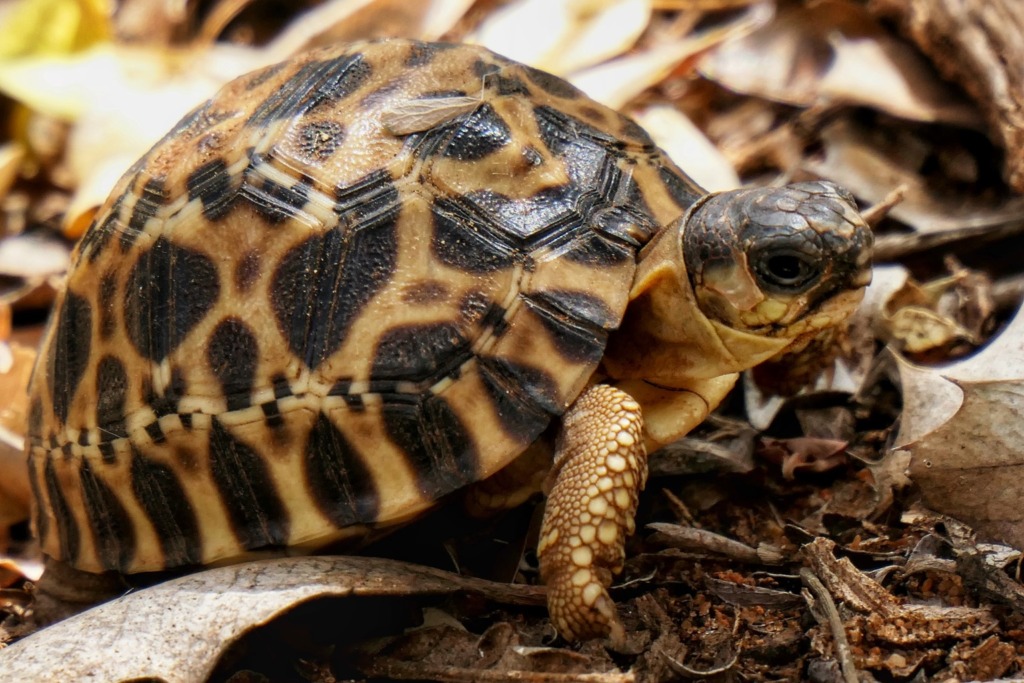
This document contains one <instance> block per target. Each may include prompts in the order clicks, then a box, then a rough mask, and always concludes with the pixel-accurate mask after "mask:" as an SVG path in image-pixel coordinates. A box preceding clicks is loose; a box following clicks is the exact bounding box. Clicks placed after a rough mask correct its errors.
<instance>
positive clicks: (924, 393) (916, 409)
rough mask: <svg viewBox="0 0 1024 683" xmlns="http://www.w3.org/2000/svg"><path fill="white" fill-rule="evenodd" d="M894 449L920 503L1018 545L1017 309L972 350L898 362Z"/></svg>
mask: <svg viewBox="0 0 1024 683" xmlns="http://www.w3.org/2000/svg"><path fill="white" fill-rule="evenodd" d="M900 380H901V383H902V384H903V397H904V398H903V401H904V410H903V418H902V421H901V425H900V432H899V435H898V436H897V439H896V448H897V449H903V450H906V451H908V452H909V453H910V469H909V474H910V477H911V479H913V480H914V482H916V483H917V485H918V486H919V488H920V490H921V494H922V497H923V499H924V503H925V504H926V505H927V506H929V507H931V508H932V509H934V510H937V511H939V512H942V513H944V514H947V515H950V516H951V517H955V518H957V519H960V520H962V521H963V522H966V523H967V524H969V525H971V526H972V527H974V528H975V529H976V530H977V531H978V533H979V534H981V535H983V536H986V537H988V538H994V539H998V540H1002V541H1004V542H1007V543H1010V544H1012V545H1014V546H1016V547H1018V548H1020V547H1024V509H1022V508H1021V506H1020V500H1021V498H1022V497H1024V483H1022V482H1024V309H1022V310H1019V311H1018V312H1017V314H1016V315H1015V316H1014V318H1013V319H1012V320H1011V321H1010V323H1009V324H1008V325H1007V327H1006V329H1004V330H1003V331H1002V333H1000V334H999V335H998V336H997V337H996V338H995V339H993V340H992V342H991V343H990V344H989V345H988V346H987V347H985V348H983V349H982V350H981V351H979V352H978V353H976V354H974V355H973V356H971V357H969V358H967V359H965V360H962V361H959V362H957V363H953V364H950V365H947V366H945V367H942V368H937V369H926V368H922V367H918V366H914V365H911V364H910V363H907V362H901V363H900Z"/></svg>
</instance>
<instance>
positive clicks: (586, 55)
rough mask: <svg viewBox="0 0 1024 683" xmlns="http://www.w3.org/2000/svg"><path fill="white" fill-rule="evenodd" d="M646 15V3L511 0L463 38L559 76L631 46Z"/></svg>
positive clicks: (648, 12) (633, 0)
mask: <svg viewBox="0 0 1024 683" xmlns="http://www.w3.org/2000/svg"><path fill="white" fill-rule="evenodd" d="M650 15H651V7H650V0H595V1H593V2H579V1H578V0H517V1H516V2H512V3H509V4H507V5H505V6H504V7H502V8H501V9H499V10H497V11H495V12H493V13H491V14H490V16H488V17H487V19H486V20H485V21H484V22H483V23H482V24H481V25H480V26H479V27H478V28H477V30H476V31H474V32H473V34H471V35H470V36H469V37H468V39H467V40H468V42H472V43H478V44H480V45H483V46H484V47H486V48H489V49H491V50H494V51H495V52H497V53H498V54H502V55H505V56H506V57H509V58H511V59H514V60H516V61H519V62H523V63H524V64H529V65H531V66H534V67H537V68H538V69H543V70H545V71H550V72H551V73H554V74H559V75H564V74H567V73H569V72H570V71H574V70H576V69H582V68H585V67H588V66H592V65H594V64H598V63H600V62H603V61H605V60H606V59H611V58H612V57H616V56H618V55H620V54H622V53H623V52H625V51H626V50H628V49H629V48H631V47H632V46H633V44H634V43H636V40H637V38H639V37H640V34H641V33H643V30H644V29H645V28H647V23H648V21H649V20H650ZM524 36H529V39H524Z"/></svg>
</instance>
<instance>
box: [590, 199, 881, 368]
mask: <svg viewBox="0 0 1024 683" xmlns="http://www.w3.org/2000/svg"><path fill="white" fill-rule="evenodd" d="M871 244H872V236H871V231H870V229H869V228H868V226H867V225H866V224H865V223H864V220H863V219H862V218H861V217H860V215H859V214H858V213H857V208H856V205H855V204H854V200H853V197H852V196H850V194H849V193H847V192H845V191H844V190H842V189H840V188H839V187H838V186H836V185H834V184H832V183H828V182H810V183H800V184H796V185H788V186H786V187H781V188H778V187H777V188H755V189H744V190H734V191H731V192H721V193H716V194H710V195H706V196H705V197H702V198H701V199H700V200H698V201H697V202H696V203H695V204H694V205H693V206H692V207H691V208H690V210H689V211H688V212H687V213H686V214H684V215H683V216H682V217H681V218H679V219H678V220H677V221H676V222H674V223H673V224H672V225H670V226H668V227H667V228H666V229H665V230H663V231H662V232H660V233H659V234H658V236H657V237H656V238H655V239H654V240H652V242H651V243H650V244H648V245H647V247H645V249H644V251H643V252H641V256H640V262H639V264H638V268H637V277H636V279H635V281H634V286H633V290H632V292H631V299H632V301H631V303H630V306H629V310H628V311H627V315H626V318H625V320H624V321H623V327H622V329H621V330H620V331H619V333H617V334H616V338H613V339H612V340H610V341H611V343H610V345H609V353H608V360H607V362H606V364H607V365H608V369H609V372H610V374H612V376H617V377H640V378H643V379H646V380H649V381H652V382H655V383H658V384H665V385H667V386H685V385H686V384H687V383H688V382H691V381H693V380H700V379H706V378H709V377H715V376H718V375H722V374H726V373H730V372H737V371H739V370H744V369H746V368H749V367H752V366H754V365H757V364H759V363H761V362H763V361H765V360H768V359H770V358H773V357H778V356H780V355H782V354H785V353H787V352H791V351H793V350H794V349H798V348H803V347H808V346H809V345H812V342H813V341H815V340H819V341H820V340H821V339H825V338H830V336H831V335H832V334H833V333H834V331H835V330H836V329H837V328H839V327H841V326H842V324H843V323H844V322H845V320H846V319H847V318H848V317H849V316H850V314H851V313H853V311H854V310H855V309H856V307H857V304H858V303H859V302H860V299H861V298H862V297H863V293H864V288H865V287H866V286H867V284H868V283H869V282H870V281H871ZM626 337H632V338H633V339H634V340H635V341H634V342H632V344H631V346H632V347H633V348H632V349H628V348H627V347H626V346H625V345H624V344H623V340H624V338H626ZM627 357H628V358H627Z"/></svg>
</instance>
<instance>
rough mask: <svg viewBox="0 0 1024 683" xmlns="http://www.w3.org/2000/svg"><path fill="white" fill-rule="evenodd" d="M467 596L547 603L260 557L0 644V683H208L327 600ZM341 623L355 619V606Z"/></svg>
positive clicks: (407, 568) (378, 563)
mask: <svg viewBox="0 0 1024 683" xmlns="http://www.w3.org/2000/svg"><path fill="white" fill-rule="evenodd" d="M461 593H470V594H474V595H479V596H483V597H485V598H487V599H490V600H495V601H498V602H505V603H513V604H529V605H537V604H542V603H543V600H544V598H543V595H544V593H543V590H542V589H539V588H530V587H526V586H513V585H506V584H497V583H491V582H489V581H483V580H480V579H469V578H463V577H460V576H457V575H455V574H450V573H448V572H444V571H441V570H438V569H431V568H429V567H421V566H416V565H409V564H405V563H401V562H395V561H392V560H381V559H375V558H369V557H302V558H287V559H278V560H264V561H260V562H250V563H247V564H241V565H233V566H230V567H221V568H219V569H212V570H209V571H205V572H200V573H198V574H191V575H189V576H185V577H182V578H179V579H175V580H173V581H168V582H166V583H162V584H158V585H156V586H153V587H151V588H147V589H145V590H141V591H138V592H134V593H129V594H127V595H124V596H123V597H121V598H118V599H116V600H113V601H111V602H109V603H106V604H104V605H100V606H99V607H96V608H93V609H91V610H89V611H87V612H83V613H81V614H79V615H77V616H74V617H71V618H70V619H67V620H65V621H62V622H60V623H59V624H56V625H54V626H51V627H49V628H47V629H44V630H42V631H39V632H37V633H35V634H33V635H31V636H29V637H27V638H25V639H24V640H21V641H19V642H17V643H15V644H14V645H11V646H10V647H8V648H6V649H3V650H0V680H4V681H16V680H17V681H80V680H101V681H115V680H128V679H131V680H135V679H140V680H141V679H155V680H161V681H166V682H167V683H174V682H176V681H181V682H182V683H188V682H189V681H201V680H206V679H207V677H208V676H209V674H210V672H211V671H212V670H213V668H214V666H215V665H216V664H217V661H218V659H219V658H220V656H221V655H222V654H223V653H224V652H225V650H227V649H228V648H229V647H230V646H231V645H232V644H233V643H234V642H235V641H237V640H238V639H239V638H240V637H241V636H243V635H244V634H245V633H246V632H247V631H249V630H251V629H253V628H255V627H257V626H260V625H262V624H265V623H267V622H269V621H270V620H272V619H274V618H275V617H277V616H279V615H281V614H283V613H284V612H286V611H288V610H290V609H293V608H295V607H296V606H298V605H300V604H303V603H307V602H310V601H312V600H317V599H322V598H339V597H354V596H428V595H433V596H441V595H454V594H461ZM350 609H352V610H353V612H352V613H349V614H345V613H344V610H345V606H344V605H342V606H340V607H339V610H341V613H340V614H339V618H341V619H356V620H357V619H358V613H357V612H356V609H357V608H356V607H352V608H350Z"/></svg>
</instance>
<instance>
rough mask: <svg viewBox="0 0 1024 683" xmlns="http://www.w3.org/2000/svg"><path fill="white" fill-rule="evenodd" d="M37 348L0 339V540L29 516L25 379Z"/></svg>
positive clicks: (27, 376) (26, 385)
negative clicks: (10, 527) (8, 530)
mask: <svg viewBox="0 0 1024 683" xmlns="http://www.w3.org/2000/svg"><path fill="white" fill-rule="evenodd" d="M35 359H36V350H35V349H34V348H30V347H27V346H23V345H21V344H17V343H8V342H7V341H6V340H3V339H0V397H4V398H3V399H2V400H0V539H2V538H3V536H4V535H5V531H6V529H7V527H9V526H10V525H11V524H14V523H16V522H20V521H22V520H25V519H27V518H28V508H29V500H30V497H31V491H30V489H29V483H28V469H27V468H26V467H25V433H26V431H27V427H28V380H29V376H30V375H31V373H32V366H33V364H34V363H35Z"/></svg>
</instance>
